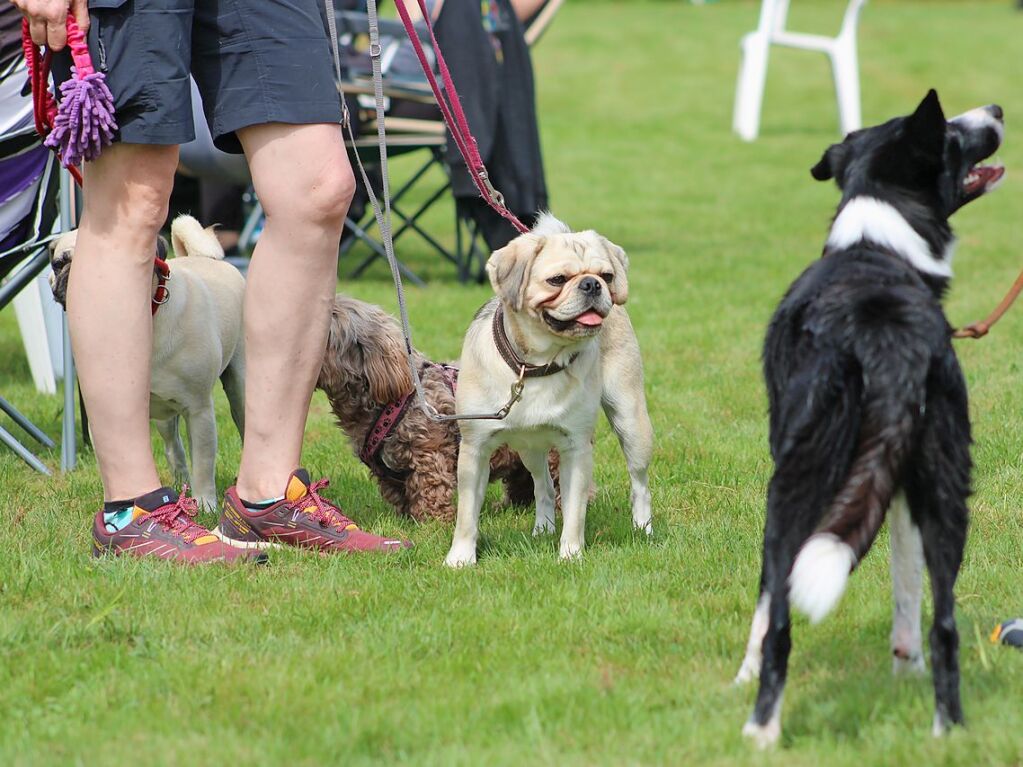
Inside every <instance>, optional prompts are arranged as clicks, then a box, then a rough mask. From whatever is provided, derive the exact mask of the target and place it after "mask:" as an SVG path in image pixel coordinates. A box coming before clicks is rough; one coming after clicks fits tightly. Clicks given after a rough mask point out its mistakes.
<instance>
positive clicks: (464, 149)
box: [394, 0, 529, 234]
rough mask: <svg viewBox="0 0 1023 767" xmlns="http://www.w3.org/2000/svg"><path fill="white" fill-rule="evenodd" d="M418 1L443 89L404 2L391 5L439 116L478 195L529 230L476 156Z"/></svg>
mask: <svg viewBox="0 0 1023 767" xmlns="http://www.w3.org/2000/svg"><path fill="white" fill-rule="evenodd" d="M418 2H419V10H420V12H421V13H422V15H423V23H424V24H426V28H427V30H429V32H430V42H431V43H432V45H433V51H434V54H435V55H436V57H437V68H438V69H439V70H440V75H441V79H442V80H443V81H444V90H441V87H440V86H439V85H438V84H437V78H436V77H434V74H433V70H432V69H431V68H430V62H429V61H428V60H427V58H426V51H424V50H423V44H422V43H421V42H420V40H419V35H418V34H417V33H416V29H415V25H414V24H413V23H412V17H411V16H409V12H408V9H407V8H406V7H405V3H403V2H401V0H398V2H396V3H395V4H394V5H395V6H396V7H397V9H398V15H399V16H401V23H402V24H403V25H404V26H405V32H406V33H407V34H408V38H409V40H410V41H411V42H412V47H413V48H414V49H415V52H416V57H417V58H418V59H419V65H420V66H421V67H422V68H423V74H425V75H426V79H427V81H429V83H430V88H431V89H432V90H433V95H434V97H435V98H436V99H437V106H439V107H440V111H441V115H442V116H443V117H444V124H445V125H447V127H448V130H449V131H450V132H451V136H452V137H453V138H454V140H455V144H456V145H457V146H458V151H459V153H460V154H461V155H462V159H463V160H465V164H466V166H468V168H469V175H470V176H472V180H473V183H474V184H475V185H476V189H478V190H479V193H480V196H481V197H483V199H484V200H485V201H486V203H487V204H488V205H489V206H490V207H491V208H493V209H494V210H495V211H496V212H497V213H498V214H500V215H501V216H502V217H504V218H505V219H507V220H508V222H509V223H510V224H511V225H512V226H514V227H515V229H517V230H518V231H519V232H520V233H522V234H525V233H526V232H528V231H529V227H527V226H526V225H525V224H523V223H522V222H521V221H519V219H518V217H517V216H516V215H515V214H514V213H512V212H511V211H510V210H508V208H507V207H506V206H505V204H504V196H503V195H502V194H501V193H500V192H499V191H498V190H497V189H496V188H495V187H494V185H493V183H492V182H491V181H490V176H489V174H488V173H487V167H486V165H485V164H484V163H483V158H482V157H480V151H479V147H478V145H477V143H476V139H475V138H474V137H473V135H472V131H470V130H469V122H468V120H466V119H465V112H463V111H462V103H461V101H460V100H459V98H458V91H457V90H455V83H454V80H452V79H451V72H450V71H449V70H448V64H447V62H446V61H445V60H444V54H443V53H442V52H441V49H440V44H439V43H438V42H437V37H436V35H434V33H433V23H432V22H431V20H430V13H429V11H428V10H427V8H426V3H425V2H424V0H418Z"/></svg>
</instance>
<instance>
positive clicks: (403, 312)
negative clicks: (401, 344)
mask: <svg viewBox="0 0 1023 767" xmlns="http://www.w3.org/2000/svg"><path fill="white" fill-rule="evenodd" d="M398 1H399V2H400V1H401V0H398ZM324 3H325V4H326V8H327V24H328V30H329V31H330V37H331V47H332V50H333V54H334V71H335V74H336V76H337V87H338V92H339V93H340V94H341V101H342V104H343V105H344V106H343V107H342V118H341V126H342V129H343V130H344V132H345V133H347V134H348V141H349V143H350V145H351V147H352V153H353V154H354V155H355V164H356V166H357V167H358V168H359V174H360V175H361V176H362V183H363V185H364V186H365V188H366V193H367V195H368V196H369V201H370V204H371V205H372V207H373V215H374V217H375V218H376V222H377V228H379V229H380V237H381V239H382V240H383V243H384V253H385V255H386V256H387V265H388V266H389V267H390V269H391V279H392V280H393V281H394V289H395V292H396V293H397V297H398V314H399V317H400V319H401V329H402V333H403V334H404V336H405V354H406V358H407V360H408V366H409V373H410V374H411V375H412V383H413V385H414V386H415V390H416V401H417V404H418V406H419V408H420V409H421V410H422V411H423V413H425V414H426V417H427V418H429V419H430V420H431V421H437V422H447V421H500V420H503V419H504V418H506V417H507V416H508V413H509V412H510V411H511V408H512V406H513V405H514V404H515V403H516V402H518V401H519V400H520V399H522V390H523V387H524V385H525V384H524V377H525V372H526V368H525V365H523V366H522V369H521V370H520V371H519V377H518V380H516V381H515V383H514V384H512V387H511V392H510V393H509V397H508V401H507V402H506V403H505V405H504V407H502V408H501V409H500V410H498V411H497V412H494V413H468V414H460V413H454V414H452V415H445V414H443V413H439V412H437V409H436V408H435V407H434V406H433V405H431V404H430V403H429V401H428V400H427V399H426V392H425V391H424V390H423V382H422V380H421V379H420V377H419V369H418V368H417V366H416V362H415V356H414V351H413V346H412V329H411V323H410V322H409V317H408V306H407V305H406V302H405V287H404V285H403V284H402V281H401V272H400V271H399V270H398V259H397V258H396V257H395V255H394V239H393V237H392V234H391V190H390V181H389V178H388V171H387V133H386V130H385V128H384V84H383V73H382V72H381V67H380V55H381V48H380V25H379V22H378V16H377V3H376V0H367V4H366V10H367V15H368V18H369V55H370V61H371V63H372V67H373V95H374V98H375V101H376V118H377V119H376V122H377V143H378V146H379V150H380V175H381V177H382V181H383V189H382V192H383V196H384V210H381V209H380V201H379V200H378V199H377V196H376V192H374V191H373V184H372V183H370V180H369V174H367V173H366V168H365V166H364V165H363V164H362V157H360V156H359V150H358V147H357V146H356V143H355V134H354V132H353V130H352V122H351V117H350V115H349V113H348V106H347V104H346V103H345V100H344V91H343V90H342V86H341V54H340V51H339V49H338V42H337V28H336V21H335V19H334V2H333V0H324Z"/></svg>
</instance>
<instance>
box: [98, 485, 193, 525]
mask: <svg viewBox="0 0 1023 767" xmlns="http://www.w3.org/2000/svg"><path fill="white" fill-rule="evenodd" d="M175 495H176V494H175V492H174V491H173V490H171V489H170V488H169V487H159V488H157V489H156V490H154V491H153V492H151V493H146V494H145V495H140V496H139V497H138V498H136V499H135V500H133V501H132V500H127V501H108V502H106V503H104V504H103V524H104V525H105V526H106V529H107V532H108V533H116V532H117V531H118V530H123V529H124V528H126V527H127V526H128V525H129V524H131V521H132V520H133V519H135V517H136V516H137V515H136V514H135V509H140V513H141V512H145V511H155V510H156V509H158V508H160V507H161V506H166V505H167V504H168V503H172V502H173V501H174V498H175Z"/></svg>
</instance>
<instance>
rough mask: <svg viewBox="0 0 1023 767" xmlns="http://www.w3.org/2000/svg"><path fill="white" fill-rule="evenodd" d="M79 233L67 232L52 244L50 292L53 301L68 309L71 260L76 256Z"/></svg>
mask: <svg viewBox="0 0 1023 767" xmlns="http://www.w3.org/2000/svg"><path fill="white" fill-rule="evenodd" d="M77 241H78V231H77V230H76V231H73V232H66V233H65V234H62V235H61V236H60V237H59V238H58V239H57V240H55V241H53V242H51V243H50V268H51V270H52V271H51V272H50V290H51V291H53V300H54V301H56V302H57V303H58V304H60V306H61V307H63V308H65V309H66V308H67V281H68V277H69V276H70V275H71V258H72V257H73V256H74V254H75V243H76V242H77Z"/></svg>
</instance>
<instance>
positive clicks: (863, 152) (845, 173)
mask: <svg viewBox="0 0 1023 767" xmlns="http://www.w3.org/2000/svg"><path fill="white" fill-rule="evenodd" d="M1002 135H1003V122H1002V110H1001V109H1000V108H999V107H997V106H987V107H982V108H979V109H974V110H972V111H970V112H967V113H966V114H964V115H961V116H959V117H956V118H954V119H952V120H950V121H948V122H946V120H945V116H944V114H943V112H942V108H941V104H940V103H939V101H938V95H937V94H936V93H935V92H934V91H933V90H932V91H930V92H929V93H928V94H927V96H926V98H924V100H923V101H922V102H921V103H920V105H919V107H917V109H916V111H915V112H914V113H913V114H911V115H909V116H907V117H899V118H896V119H894V120H890V121H888V122H886V123H884V124H883V125H878V126H876V127H873V128H867V129H864V130H860V131H856V132H854V133H850V134H849V135H848V136H847V137H846V139H845V141H843V142H842V143H840V144H835V145H834V146H832V147H830V148H829V149H828V150H827V152H825V154H824V156H823V157H822V158H821V161H820V162H819V163H817V165H815V166H814V167H813V169H812V171H811V172H812V174H813V177H814V178H816V179H817V180H819V181H824V180H826V179H831V178H833V179H835V181H836V182H837V184H838V187H839V189H841V191H842V201H841V203H840V204H839V206H838V212H837V214H836V216H835V219H834V222H833V223H832V226H831V231H830V233H829V234H828V240H827V243H826V244H825V246H824V255H823V257H822V258H821V259H820V260H819V261H817V262H816V263H814V264H813V265H812V266H811V267H810V268H808V269H807V270H806V271H805V272H803V274H802V275H801V276H800V277H799V279H797V280H796V281H795V282H794V283H793V284H792V286H791V287H790V288H789V290H788V292H787V293H786V294H785V297H784V298H783V299H782V302H781V305H780V306H779V307H778V309H777V310H776V312H775V314H774V317H773V318H772V320H771V324H770V327H769V328H768V331H767V339H766V342H765V344H764V376H765V378H766V382H767V391H768V400H769V404H770V447H771V455H772V457H773V459H774V464H775V471H774V475H773V477H772V478H771V483H770V487H769V489H768V494H767V521H766V526H765V530H764V551H763V569H762V572H761V577H760V599H759V602H758V603H757V608H756V612H755V613H754V615H753V627H752V629H751V632H750V639H749V645H748V647H747V650H746V658H745V660H744V661H743V664H742V667H741V668H740V670H739V674H738V676H737V677H736V682H747V681H750V680H752V679H753V678H754V677H756V676H758V675H759V677H760V689H759V692H758V694H757V700H756V705H755V707H754V709H753V714H752V715H751V717H750V719H749V721H748V722H747V724H746V726H745V728H744V729H743V733H744V734H745V735H747V736H749V737H750V738H752V739H753V740H754V741H755V742H756V743H757V744H758V745H760V746H767V745H770V744H772V743H774V742H776V741H777V740H778V738H779V737H780V735H781V702H782V692H783V689H784V686H785V674H786V669H787V665H788V657H789V649H790V646H791V640H790V636H789V635H790V624H789V604H790V603H791V604H792V605H793V606H795V607H796V608H797V609H798V610H799V611H801V612H803V613H805V614H806V615H807V616H809V618H810V620H811V621H813V622H817V621H819V620H820V619H821V618H823V617H824V616H825V615H827V613H828V612H829V611H830V610H831V609H832V608H834V606H835V605H836V604H837V602H838V600H839V599H840V597H841V595H842V592H843V591H844V589H845V586H846V581H847V580H848V578H849V574H850V572H851V571H852V570H854V569H855V568H856V565H857V564H858V563H859V562H860V561H861V560H862V559H863V557H864V556H865V555H866V554H867V551H868V550H869V549H870V546H871V544H872V543H873V542H874V538H875V537H876V536H877V533H878V530H879V529H880V527H881V524H882V523H883V522H884V519H885V515H886V513H887V512H888V509H889V506H890V505H891V506H892V520H891V541H892V565H891V567H892V581H893V590H894V596H895V611H894V621H893V628H892V649H893V652H894V655H895V666H896V670H899V669H901V668H908V669H917V670H923V668H924V663H923V656H922V651H921V638H920V600H921V583H922V577H923V564H924V563H926V565H927V569H928V571H929V572H930V576H931V589H932V592H933V596H934V625H933V628H932V629H931V634H930V646H931V665H932V671H933V677H934V692H935V698H936V712H935V718H934V732H935V734H936V735H938V734H941V733H942V732H943V731H944V730H945V729H946V728H948V727H949V726H950V725H953V724H960V723H962V721H963V712H962V707H961V705H960V702H959V663H958V645H959V639H958V634H957V632H956V624H955V604H954V600H955V598H954V595H953V587H954V585H955V581H956V576H957V574H958V572H959V566H960V563H961V561H962V554H963V545H964V543H965V540H966V529H967V517H968V514H967V508H966V499H967V496H968V495H969V493H970V468H971V463H970V420H969V415H968V412H967V402H966V385H965V382H964V380H963V375H962V372H961V371H960V369H959V362H958V361H957V359H956V355H955V352H954V351H953V349H952V343H951V328H950V327H949V324H948V322H947V321H946V319H945V314H944V312H943V311H942V307H941V299H942V296H943V294H944V293H945V290H946V288H947V286H948V283H949V280H950V278H951V276H952V268H951V260H952V247H953V244H954V242H955V240H954V237H953V234H952V230H951V229H950V227H949V224H948V218H949V216H951V215H952V213H954V212H955V211H956V210H958V209H959V208H961V207H962V206H963V205H965V204H966V203H968V202H972V201H973V200H975V199H977V198H978V197H980V196H981V195H983V194H984V193H985V192H988V191H990V190H991V189H992V188H994V186H995V185H996V184H997V183H998V182H999V181H1000V180H1001V178H1002V175H1003V173H1004V168H1003V167H1001V166H995V165H988V166H984V165H980V164H979V163H980V162H981V161H982V160H984V159H985V158H987V157H990V156H991V155H992V154H993V153H994V152H995V150H997V149H998V147H999V145H1000V144H1001V141H1002ZM897 497H898V499H899V502H898V503H895V504H894V505H893V504H892V501H893V500H895V499H896V498H897ZM903 498H904V499H905V501H906V503H905V504H903V503H902V502H901V500H902V499H903Z"/></svg>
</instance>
